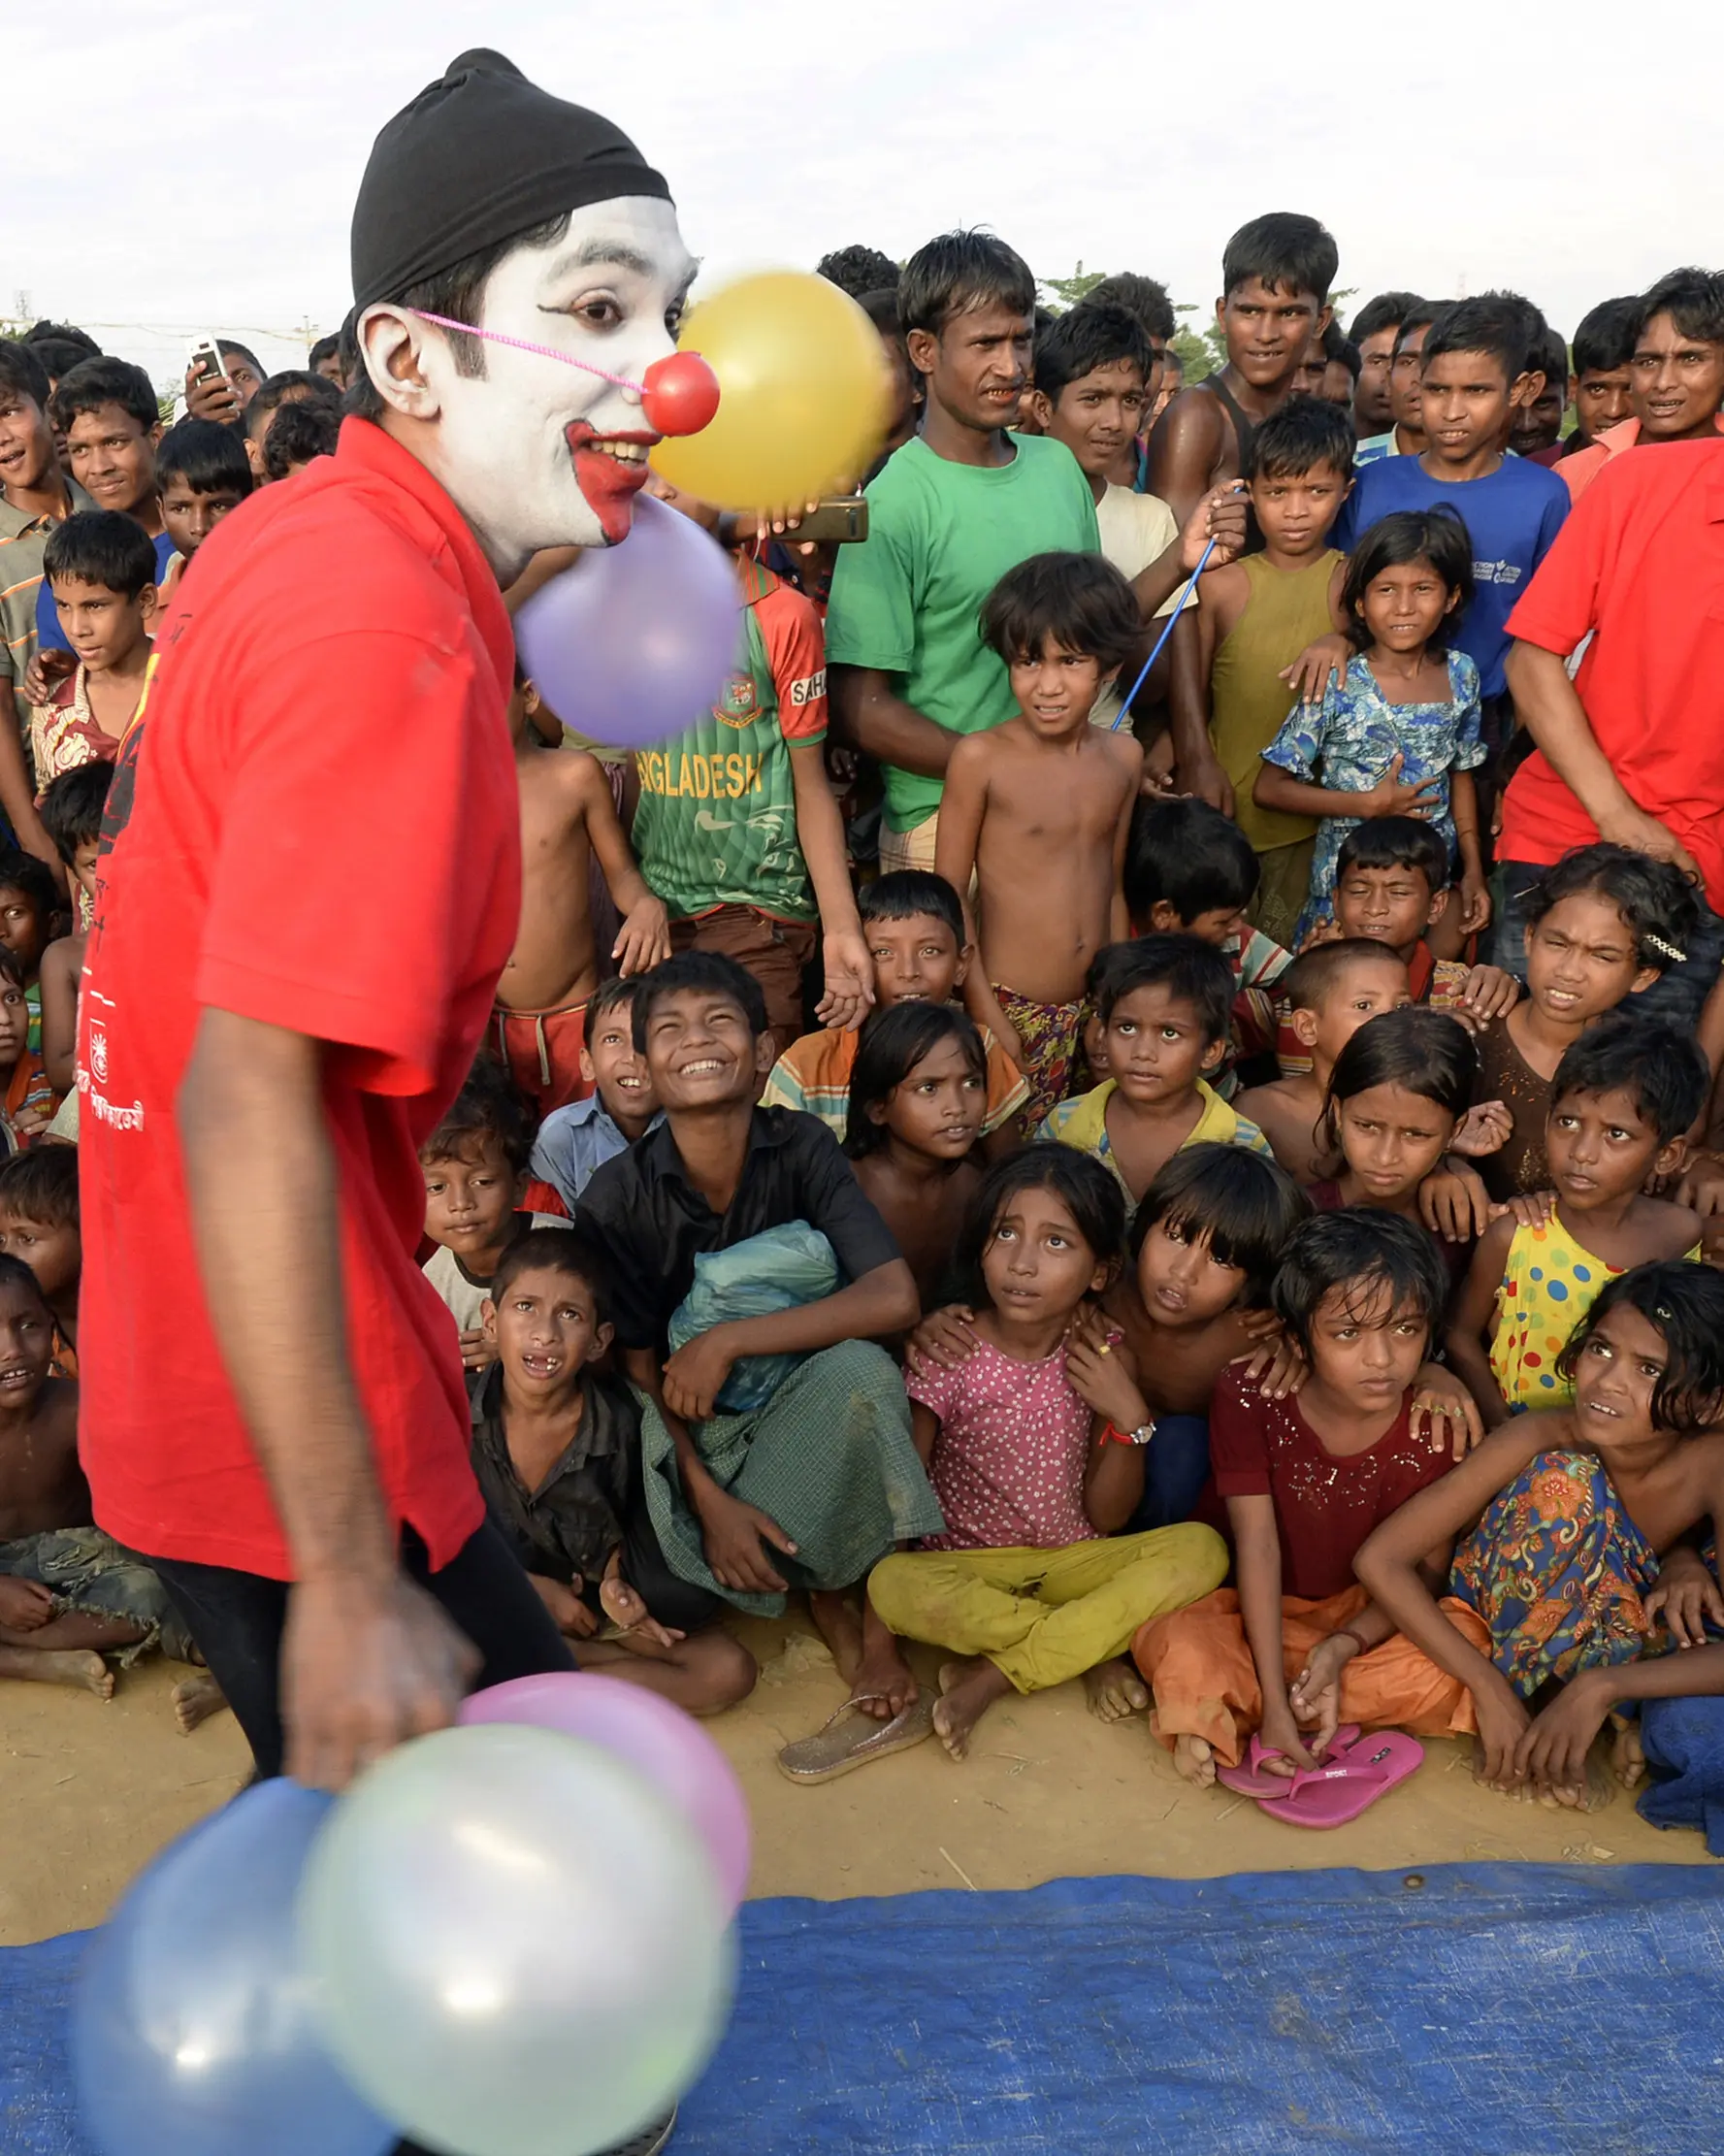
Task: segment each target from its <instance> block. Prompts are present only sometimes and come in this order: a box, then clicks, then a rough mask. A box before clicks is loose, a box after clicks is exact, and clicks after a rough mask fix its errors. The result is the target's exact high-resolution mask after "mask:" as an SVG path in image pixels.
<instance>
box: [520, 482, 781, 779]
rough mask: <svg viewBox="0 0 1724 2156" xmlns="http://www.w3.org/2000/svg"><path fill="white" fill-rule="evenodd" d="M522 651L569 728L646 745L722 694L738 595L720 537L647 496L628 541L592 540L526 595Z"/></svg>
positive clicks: (734, 660) (623, 744) (730, 666)
mask: <svg viewBox="0 0 1724 2156" xmlns="http://www.w3.org/2000/svg"><path fill="white" fill-rule="evenodd" d="M515 648H516V650H517V651H518V652H519V654H520V659H521V664H522V666H523V667H524V668H525V669H526V670H527V672H528V674H529V676H530V677H531V678H532V680H533V682H534V684H535V686H536V687H537V690H538V693H539V694H540V696H542V697H543V698H544V701H545V702H546V703H548V704H549V705H550V707H551V709H552V710H553V711H554V712H555V713H556V715H557V716H558V718H560V719H561V720H562V721H563V723H564V724H565V726H570V727H572V728H573V729H574V730H575V732H576V733H577V734H584V735H587V736H588V737H589V738H590V739H592V740H595V741H604V742H607V743H609V744H610V745H611V746H613V747H615V748H644V747H645V746H646V745H647V744H648V743H649V742H652V741H663V740H666V739H667V738H668V736H669V735H672V734H681V733H682V732H683V731H684V730H685V729H686V728H688V727H691V726H693V725H694V723H695V721H696V720H697V719H698V718H699V715H700V713H701V712H702V711H705V710H708V709H710V707H711V706H712V705H713V704H715V703H716V702H718V701H719V699H720V697H721V696H722V695H723V694H724V689H725V684H726V683H727V682H728V681H729V680H730V678H731V676H732V673H733V672H734V671H735V670H736V666H737V664H738V659H739V654H740V652H741V649H742V594H741V591H740V590H739V588H738V586H737V582H736V575H735V572H734V570H733V569H732V564H731V559H730V557H729V555H727V554H726V552H725V550H724V548H723V547H722V546H720V545H719V544H718V542H717V540H716V539H709V538H708V537H707V535H706V534H705V533H704V532H703V531H702V530H701V529H700V527H699V525H698V524H695V523H692V522H691V521H690V519H689V518H688V517H686V516H684V515H683V514H682V513H681V512H680V511H679V510H677V509H673V508H669V507H667V505H666V504H665V503H663V502H659V501H655V500H654V499H653V497H652V496H651V495H650V494H642V495H639V496H637V497H636V498H635V503H634V530H633V531H632V532H631V533H630V534H629V537H628V538H627V539H624V540H622V541H621V542H620V543H619V544H618V545H616V546H610V547H604V548H598V547H595V548H594V549H592V551H590V552H589V553H587V554H586V555H585V556H583V558H582V559H581V560H580V561H578V562H577V563H576V564H575V565H574V567H573V568H572V569H569V570H565V571H564V572H563V574H562V575H561V576H553V577H552V578H551V580H550V582H549V583H548V584H546V585H544V586H543V587H542V589H540V590H538V591H536V592H535V593H534V595H533V597H532V598H531V599H530V600H528V602H527V604H525V605H524V606H523V607H522V608H521V610H520V612H519V613H518V614H517V615H516V616H515Z"/></svg>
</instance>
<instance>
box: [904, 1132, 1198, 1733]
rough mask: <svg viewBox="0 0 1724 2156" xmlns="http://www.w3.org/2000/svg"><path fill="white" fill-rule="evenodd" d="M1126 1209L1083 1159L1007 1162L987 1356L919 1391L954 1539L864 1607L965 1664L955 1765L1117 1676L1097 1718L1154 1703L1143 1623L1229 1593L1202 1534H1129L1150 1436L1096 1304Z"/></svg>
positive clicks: (958, 1667)
mask: <svg viewBox="0 0 1724 2156" xmlns="http://www.w3.org/2000/svg"><path fill="white" fill-rule="evenodd" d="M1124 1231H1125V1213H1124V1198H1123V1195H1122V1192H1121V1190H1120V1187H1119V1185H1118V1184H1117V1183H1116V1182H1115V1180H1114V1178H1113V1176H1112V1175H1110V1174H1109V1172H1108V1171H1107V1169H1106V1168H1104V1167H1103V1166H1102V1165H1101V1164H1100V1162H1099V1161H1096V1160H1091V1159H1090V1156H1089V1155H1088V1154H1082V1153H1077V1152H1074V1151H1073V1150H1072V1149H1071V1148H1069V1147H1066V1146H1057V1145H1036V1146H1029V1147H1026V1148H1025V1149H1024V1151H1022V1152H1020V1153H1016V1154H1012V1155H1010V1156H1008V1157H1007V1158H1006V1159H1005V1160H1000V1161H997V1162H996V1163H995V1164H994V1165H993V1166H992V1168H991V1169H990V1170H989V1172H988V1174H987V1176H986V1178H985V1179H984V1181H983V1184H982V1188H981V1189H980V1191H979V1192H977V1193H976V1197H975V1200H974V1202H973V1204H972V1206H971V1208H970V1212H969V1215H968V1217H967V1219H966V1222H965V1225H964V1232H963V1235H962V1237H961V1238H960V1246H959V1258H960V1262H961V1263H962V1264H963V1267H964V1270H965V1271H966V1273H968V1274H969V1275H970V1276H971V1278H972V1279H973V1280H975V1281H977V1282H978V1283H979V1285H980V1288H981V1290H982V1295H981V1297H980V1298H979V1300H985V1302H986V1305H987V1307H986V1308H981V1309H978V1311H977V1313H976V1316H975V1318H974V1321H973V1333H974V1338H975V1346H974V1347H973V1348H972V1349H971V1350H970V1352H969V1353H968V1354H966V1355H965V1356H963V1357H962V1359H961V1360H960V1361H957V1362H955V1363H953V1364H952V1365H951V1366H950V1367H940V1366H937V1365H925V1366H924V1367H922V1368H920V1369H918V1370H916V1371H914V1372H913V1373H912V1374H911V1375H910V1377H909V1378H908V1380H907V1384H908V1388H909V1393H910V1400H911V1407H912V1413H913V1416H914V1419H915V1435H916V1443H917V1448H918V1450H919V1451H920V1452H921V1453H922V1454H923V1456H924V1458H925V1459H927V1463H928V1477H929V1480H930V1481H931V1483H932V1484H933V1487H934V1493H935V1495H936V1496H937V1497H938V1498H939V1500H940V1509H941V1511H942V1512H943V1513H944V1515H945V1519H946V1531H945V1533H944V1534H941V1535H937V1536H933V1537H931V1538H930V1539H929V1541H928V1542H927V1544H926V1545H925V1546H924V1549H923V1550H922V1551H920V1552H906V1553H904V1554H901V1555H897V1556H893V1557H888V1558H886V1559H885V1561H884V1562H883V1563H881V1564H879V1565H876V1567H875V1568H874V1571H873V1573H872V1575H871V1576H870V1578H869V1581H868V1599H869V1601H870V1602H871V1603H872V1604H873V1606H874V1609H875V1611H876V1613H877V1614H878V1615H879V1616H880V1617H882V1618H883V1619H884V1620H885V1622H886V1623H887V1624H888V1625H890V1626H891V1628H892V1630H893V1631H894V1632H895V1633H897V1634H898V1635H899V1636H900V1637H903V1638H906V1639H913V1640H925V1641H927V1643H929V1644H930V1645H932V1646H935V1647H944V1648H948V1649H950V1650H952V1651H953V1652H954V1653H955V1654H957V1655H960V1656H961V1657H963V1659H961V1660H958V1661H953V1662H949V1663H947V1665H946V1667H945V1668H944V1669H943V1670H942V1671H941V1672H940V1693H941V1697H940V1702H939V1705H938V1706H937V1707H936V1708H935V1710H934V1727H935V1729H936V1731H937V1732H938V1734H939V1736H940V1739H941V1742H942V1743H943V1744H944V1745H945V1747H946V1749H947V1750H948V1751H949V1752H950V1753H951V1754H952V1756H953V1757H954V1758H955V1759H961V1758H962V1757H963V1754H964V1752H965V1750H966V1748H967V1747H968V1744H969V1740H970V1734H971V1731H972V1730H973V1729H974V1727H975V1724H976V1723H977V1721H978V1720H980V1718H981V1716H982V1715H984V1714H985V1713H986V1712H987V1710H988V1708H989V1707H990V1706H991V1705H992V1703H993V1702H994V1701H995V1700H998V1699H1003V1698H1004V1697H1006V1696H1007V1695H1008V1694H1009V1693H1011V1692H1013V1691H1019V1692H1029V1691H1039V1690H1041V1689H1043V1688H1044V1687H1045V1686H1047V1685H1050V1684H1058V1683H1061V1682H1064V1681H1065V1680H1066V1679H1068V1678H1073V1677H1080V1676H1084V1675H1085V1674H1086V1673H1089V1672H1092V1671H1097V1670H1102V1669H1105V1670H1107V1671H1108V1672H1109V1673H1110V1676H1111V1681H1110V1682H1103V1683H1102V1684H1100V1685H1099V1686H1097V1687H1093V1688H1092V1700H1093V1702H1094V1704H1095V1705H1096V1707H1097V1710H1098V1711H1099V1712H1102V1713H1103V1714H1107V1715H1112V1714H1118V1713H1127V1712H1130V1711H1131V1710H1132V1709H1134V1708H1141V1707H1144V1706H1147V1705H1148V1694H1147V1693H1146V1692H1145V1691H1144V1688H1143V1685H1142V1683H1141V1682H1139V1681H1138V1679H1137V1678H1136V1676H1135V1674H1134V1673H1133V1672H1132V1671H1131V1669H1130V1666H1129V1664H1126V1663H1124V1662H1123V1660H1122V1656H1123V1654H1124V1650H1125V1649H1126V1647H1127V1646H1128V1645H1129V1644H1130V1641H1131V1637H1132V1634H1133V1633H1134V1632H1135V1631H1136V1630H1137V1628H1138V1626H1139V1625H1140V1624H1142V1623H1143V1622H1145V1621H1146V1619H1147V1618H1149V1617H1159V1616H1162V1615H1164V1614H1166V1613H1167V1612H1168V1611H1171V1610H1179V1609H1183V1608H1184V1607H1185V1606H1186V1604H1187V1603H1188V1602H1194V1601H1196V1600H1197V1598H1198V1597H1199V1596H1200V1595H1204V1594H1207V1593H1209V1592H1210V1591H1211V1589H1212V1588H1214V1587H1217V1586H1219V1585H1220V1582H1221V1580H1222V1578H1223V1577H1224V1576H1225V1573H1226V1570H1227V1552H1226V1546H1225V1545H1224V1544H1223V1542H1222V1541H1221V1538H1220V1535H1218V1534H1217V1533H1216V1532H1215V1531H1214V1529H1213V1528H1210V1527H1205V1526H1202V1525H1200V1524H1199V1523H1197V1522H1196V1521H1187V1522H1186V1523H1184V1524H1182V1525H1179V1526H1173V1527H1161V1528H1156V1529H1155V1530H1153V1531H1151V1532H1150V1533H1147V1534H1137V1535H1119V1534H1115V1533H1114V1532H1113V1530H1114V1529H1116V1528H1118V1527H1121V1526H1123V1524H1124V1523H1125V1521H1126V1520H1127V1519H1129V1518H1130V1516H1131V1512H1132V1509H1133V1507H1134V1506H1135V1504H1136V1502H1137V1499H1138V1497H1139V1496H1140V1495H1141V1493H1142V1487H1143V1470H1142V1451H1141V1448H1142V1447H1144V1446H1145V1445H1147V1444H1148V1443H1149V1442H1150V1440H1151V1438H1152V1437H1153V1436H1154V1434H1155V1424H1154V1421H1153V1419H1152V1417H1151V1415H1150V1411H1149V1408H1148V1407H1147V1405H1146V1404H1145V1401H1144V1397H1143V1393H1142V1392H1141V1390H1140V1389H1139V1388H1138V1384H1137V1377H1136V1373H1135V1371H1134V1370H1133V1369H1132V1368H1131V1365H1130V1361H1129V1357H1128V1356H1127V1354H1126V1353H1125V1351H1124V1350H1123V1348H1122V1342H1121V1338H1120V1335H1119V1334H1118V1333H1117V1332H1116V1331H1114V1330H1113V1329H1112V1328H1111V1327H1110V1326H1109V1325H1108V1324H1107V1323H1106V1322H1105V1321H1104V1319H1103V1318H1102V1316H1101V1312H1100V1309H1099V1307H1098V1301H1097V1298H1098V1297H1099V1296H1100V1294H1101V1292H1102V1290H1104V1289H1105V1288H1106V1287H1107V1285H1108V1282H1109V1281H1110V1280H1111V1278H1112V1277H1113V1274H1114V1272H1115V1270H1116V1268H1117V1266H1118V1264H1119V1260H1120V1252H1121V1247H1122V1242H1123V1240H1124Z"/></svg>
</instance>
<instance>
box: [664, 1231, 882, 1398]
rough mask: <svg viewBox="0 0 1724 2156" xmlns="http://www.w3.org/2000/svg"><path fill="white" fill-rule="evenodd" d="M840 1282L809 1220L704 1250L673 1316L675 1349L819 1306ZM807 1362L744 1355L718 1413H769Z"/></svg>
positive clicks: (726, 1387) (794, 1357)
mask: <svg viewBox="0 0 1724 2156" xmlns="http://www.w3.org/2000/svg"><path fill="white" fill-rule="evenodd" d="M842 1278H843V1276H842V1275H841V1274H840V1272H839V1270H838V1260H837V1258H836V1256H835V1255H834V1253H833V1251H832V1246H831V1244H830V1243H829V1242H828V1241H827V1239H826V1237H825V1236H824V1235H823V1234H821V1232H820V1230H819V1229H818V1228H814V1227H810V1226H809V1225H808V1224H807V1222H806V1221H792V1222H790V1223H789V1224H788V1225H786V1226H784V1227H768V1228H765V1229H764V1230H763V1232H762V1233H760V1234H759V1235H751V1236H749V1238H748V1240H747V1241H746V1242H742V1243H732V1245H731V1247H730V1249H729V1250H713V1251H706V1252H704V1253H703V1254H702V1255H701V1256H700V1257H699V1258H696V1259H695V1285H694V1286H693V1287H692V1288H691V1289H690V1290H689V1291H688V1293H687V1294H686V1295H685V1296H684V1297H683V1299H682V1301H681V1302H679V1303H678V1304H677V1306H676V1308H675V1310H674V1311H672V1312H671V1315H670V1325H669V1336H670V1346H671V1350H672V1352H674V1351H675V1350H676V1349H678V1348H681V1347H685V1346H686V1345H687V1344H688V1342H689V1341H691V1340H693V1339H695V1338H697V1337H698V1336H699V1334H700V1333H703V1332H710V1331H711V1330H712V1328H713V1326H714V1325H723V1324H730V1323H733V1322H734V1321H735V1320H736V1319H738V1318H764V1317H766V1316H768V1315H769V1314H770V1313H771V1312H772V1311H774V1310H799V1309H800V1308H801V1306H802V1305H803V1304H804V1303H810V1302H820V1301H822V1300H824V1298H825V1297H826V1296H828V1295H831V1294H835V1293H836V1292H837V1290H838V1289H839V1287H840V1286H841V1284H842ZM806 1359H807V1358H806V1356H801V1355H745V1356H743V1357H742V1358H741V1360H740V1361H739V1362H736V1363H734V1364H733V1365H732V1370H731V1374H730V1376H729V1377H728V1378H726V1380H725V1382H724V1384H723V1386H722V1387H721V1388H719V1395H718V1400H717V1403H716V1404H717V1406H718V1408H719V1410H720V1412H721V1413H723V1414H726V1415H750V1414H753V1412H754V1411H755V1410H756V1409H757V1408H763V1407H764V1406H765V1404H766V1402H767V1401H768V1400H769V1399H770V1398H771V1397H772V1395H773V1393H774V1392H775V1391H777V1389H778V1388H779V1386H780V1385H782V1384H783V1382H784V1380H785V1379H786V1378H787V1377H789V1376H790V1374H791V1372H792V1371H793V1370H794V1369H795V1368H796V1367H797V1363H798V1362H802V1361H805V1360H806Z"/></svg>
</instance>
